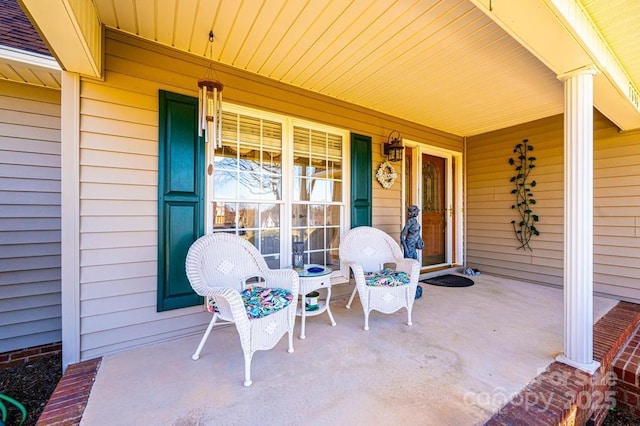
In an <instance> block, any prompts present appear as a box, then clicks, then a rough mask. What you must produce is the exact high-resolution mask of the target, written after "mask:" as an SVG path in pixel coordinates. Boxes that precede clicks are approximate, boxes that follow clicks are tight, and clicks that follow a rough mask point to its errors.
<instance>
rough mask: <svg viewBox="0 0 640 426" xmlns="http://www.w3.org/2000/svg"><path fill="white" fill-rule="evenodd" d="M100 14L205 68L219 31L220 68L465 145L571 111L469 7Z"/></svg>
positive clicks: (453, 0)
mask: <svg viewBox="0 0 640 426" xmlns="http://www.w3.org/2000/svg"><path fill="white" fill-rule="evenodd" d="M616 1H617V0H616ZM628 1H629V2H633V1H634V0H628ZM94 3H95V6H96V9H97V11H98V15H99V19H100V20H101V22H102V23H104V24H105V25H106V26H108V27H112V28H116V29H119V30H121V31H124V32H128V33H131V34H135V35H137V36H140V37H143V38H145V39H148V40H152V41H155V42H158V43H160V44H163V45H167V46H172V47H174V48H177V49H180V50H183V51H186V52H191V53H193V54H195V55H199V56H205V57H209V51H208V38H207V34H208V32H209V30H210V29H213V31H214V33H215V35H216V40H215V42H214V44H213V51H212V58H213V60H214V61H217V62H221V63H224V64H226V65H230V66H233V67H236V68H239V69H242V70H246V71H249V72H252V73H256V74H259V75H262V76H265V77H268V78H272V79H274V80H277V81H280V82H283V83H288V84H292V85H294V86H297V87H301V88H304V89H307V90H311V91H314V92H317V93H321V94H324V95H327V96H331V97H334V98H337V99H340V100H344V101H347V102H351V103H354V104H357V105H361V106H363V107H366V108H371V109H373V110H377V111H380V112H383V113H386V114H390V115H393V116H397V117H401V118H403V119H406V120H409V121H412V122H415V123H419V124H422V125H425V126H429V127H432V128H435V129H439V130H443V131H446V132H450V133H453V134H456V135H460V136H471V135H475V134H479V133H483V132H487V131H491V130H495V129H500V128H504V127H508V126H511V125H515V124H519V123H523V122H528V121H531V120H535V119H538V118H542V117H547V116H550V115H554V114H560V113H562V112H563V109H564V108H563V102H564V101H563V85H562V83H561V82H560V81H559V80H558V79H557V78H556V74H555V73H554V72H553V71H551V70H550V69H549V68H548V67H547V66H546V65H545V64H543V62H541V61H540V60H539V59H538V58H537V57H536V56H535V55H534V54H532V53H531V52H530V51H529V50H527V48H525V47H524V46H523V45H521V44H520V43H519V42H518V41H516V40H515V39H514V37H512V36H511V35H509V34H508V33H507V32H506V31H505V30H504V29H503V28H502V27H501V26H500V25H498V24H497V23H496V22H494V21H493V20H492V18H491V17H490V16H489V15H488V14H486V13H484V12H483V11H481V10H480V9H478V8H476V6H475V5H474V4H473V3H472V2H471V1H469V0H441V1H436V0H425V1H419V0H395V1H382V0H354V1H351V2H345V1H344V0H333V1H331V0H327V1H314V0H269V1H266V0H262V1H261V0H248V1H243V2H236V1H219V2H214V1H210V0H180V1H178V0H162V1H158V0H94ZM593 3H594V5H592V6H590V7H592V8H594V9H596V8H597V9H598V10H600V9H604V3H607V2H606V1H605V0H602V1H601V2H600V3H602V4H601V5H596V4H595V3H598V1H596V0H594V1H593ZM598 13H601V12H597V13H596V15H597V14H598ZM635 16H638V15H637V14H636V15H635ZM610 26H611V27H615V25H614V24H611V25H610ZM605 32H606V31H605ZM611 32H612V33H614V32H615V34H616V35H617V36H618V37H620V36H621V34H620V32H619V31H617V30H612V31H611ZM631 48H633V47H631Z"/></svg>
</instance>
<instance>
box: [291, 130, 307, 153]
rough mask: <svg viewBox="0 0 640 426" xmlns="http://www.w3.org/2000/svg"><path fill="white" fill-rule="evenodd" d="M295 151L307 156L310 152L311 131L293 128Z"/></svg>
mask: <svg viewBox="0 0 640 426" xmlns="http://www.w3.org/2000/svg"><path fill="white" fill-rule="evenodd" d="M293 150H294V151H296V152H301V153H305V154H306V153H308V152H309V129H303V128H301V127H297V126H296V127H294V128H293Z"/></svg>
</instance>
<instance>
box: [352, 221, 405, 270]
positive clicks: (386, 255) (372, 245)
mask: <svg viewBox="0 0 640 426" xmlns="http://www.w3.org/2000/svg"><path fill="white" fill-rule="evenodd" d="M398 258H402V250H401V249H400V246H399V245H398V243H396V242H395V240H394V239H393V238H391V237H390V236H389V235H388V234H387V233H385V232H383V231H381V230H379V229H376V228H372V227H370V226H359V227H357V228H353V229H351V230H350V231H347V233H346V234H344V235H343V237H342V241H341V242H340V260H342V261H343V262H346V263H357V264H359V265H360V266H362V269H363V270H364V272H375V271H380V270H381V269H382V267H383V265H384V264H385V263H394V262H395V261H396V259H398Z"/></svg>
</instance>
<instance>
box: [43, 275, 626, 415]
mask: <svg viewBox="0 0 640 426" xmlns="http://www.w3.org/2000/svg"><path fill="white" fill-rule="evenodd" d="M472 278H473V280H474V281H475V284H474V285H473V286H471V287H466V288H446V287H437V286H432V285H428V284H421V285H422V286H423V287H424V296H423V297H422V298H421V299H418V300H417V301H416V303H415V304H414V309H413V318H414V325H413V326H411V327H409V326H407V325H406V324H405V312H404V310H401V311H399V312H397V313H396V314H392V315H382V314H379V313H375V312H374V313H373V314H372V317H371V322H370V325H371V330H370V331H368V332H365V331H364V330H363V329H362V324H363V315H362V309H361V307H360V305H359V303H358V301H357V300H356V302H355V303H354V305H353V307H352V308H351V309H350V310H347V309H345V307H344V306H345V303H346V297H347V295H348V293H349V290H350V286H348V285H345V286H337V287H336V288H335V292H336V293H337V296H336V297H335V298H334V299H333V301H332V306H333V309H332V310H333V314H334V317H335V319H336V322H337V326H336V327H331V326H330V324H329V320H328V318H327V317H326V315H321V316H317V317H312V318H310V319H307V333H306V339H305V340H300V339H299V338H298V335H299V333H300V322H299V319H298V322H297V324H296V328H295V331H294V332H295V338H294V347H295V352H294V353H293V354H289V353H287V350H286V339H283V340H282V341H281V342H280V343H279V344H278V345H277V346H276V347H275V348H274V349H273V350H271V351H266V352H258V353H256V355H255V357H254V361H253V363H254V364H253V365H254V366H253V371H254V373H253V379H254V385H253V386H252V387H249V388H245V387H244V386H242V379H243V376H242V368H243V367H242V366H243V362H242V352H241V350H240V345H239V342H238V337H237V333H236V332H235V330H234V329H233V327H227V326H224V327H221V328H219V329H217V330H216V331H214V333H213V334H212V337H211V338H210V339H209V341H208V342H207V344H206V346H205V348H204V350H203V353H202V355H201V358H200V360H198V361H192V360H191V354H192V353H193V351H194V350H195V347H196V345H197V343H198V341H199V339H200V334H198V335H192V336H187V337H183V338H180V339H176V340H171V341H166V342H162V343H157V344H153V345H149V346H145V347H140V348H136V349H132V350H129V351H126V352H121V353H117V354H113V355H107V356H104V357H102V360H101V361H99V368H98V371H97V375H96V378H95V383H94V384H93V387H92V389H91V391H90V395H89V397H88V403H87V405H86V408H85V409H84V413H83V415H82V423H83V424H87V425H100V424H113V423H114V422H117V423H119V424H140V423H146V424H371V423H373V422H375V423H376V424H428V425H431V424H433V425H443V424H457V425H471V424H483V423H485V422H487V421H489V420H490V419H491V418H492V416H494V415H495V414H496V412H497V411H498V410H499V409H500V408H501V407H502V406H503V405H505V404H506V403H507V402H508V401H510V400H511V399H512V398H513V397H514V396H516V395H517V394H518V392H520V391H521V390H522V389H523V388H524V387H525V386H526V385H527V384H529V383H530V382H532V380H534V379H535V378H536V377H537V376H538V375H539V374H540V373H541V372H543V371H544V370H545V369H546V368H547V367H548V366H549V364H550V363H552V361H553V357H554V356H556V355H557V354H559V353H561V352H562V342H563V336H562V321H563V314H562V311H563V301H562V300H563V299H562V291H561V290H559V289H557V288H552V287H548V286H540V285H537V284H533V283H528V282H522V281H515V280H512V279H508V278H501V277H497V276H491V275H485V274H482V275H480V276H475V277H472ZM616 304H617V301H616V300H612V299H607V298H601V297H596V298H595V300H594V320H595V321H598V320H599V319H600V318H601V317H602V316H603V315H605V314H606V313H607V312H609V311H610V310H611V308H612V307H614V306H615V305H616ZM596 340H598V336H596ZM596 345H597V344H596ZM579 376H580V374H579V372H578V377H579ZM585 377H586V376H585ZM555 380H556V381H557V388H558V390H559V391H562V392H564V391H566V389H565V388H563V386H566V385H567V382H573V381H575V380H576V378H575V377H574V376H573V375H571V376H569V375H567V376H566V377H564V376H563V377H561V376H557V377H556V378H555ZM76 387H77V388H78V387H80V386H78V384H77V377H76ZM547 397H548V396H545V395H544V394H541V395H540V396H539V398H540V400H539V401H538V405H536V406H535V407H534V408H531V407H527V406H526V404H524V403H523V404H522V407H521V408H522V409H523V414H522V415H523V416H526V412H527V411H528V412H529V414H531V415H534V416H535V418H536V419H538V420H540V419H542V418H544V416H543V415H542V411H540V410H542V409H543V408H544V409H545V410H546V411H549V412H552V411H553V410H554V407H553V406H552V404H551V402H550V400H545V398H547ZM545 401H546V403H547V404H548V405H547V406H546V407H545V406H544V404H545ZM52 402H54V403H55V394H54V397H53V398H52ZM536 410H537V411H536ZM545 410H543V411H545ZM58 414H60V413H58ZM541 416H542V417H541ZM524 418H525V419H526V417H524ZM40 420H41V421H45V422H46V420H47V413H46V412H45V413H44V414H43V416H42V417H41V419H40Z"/></svg>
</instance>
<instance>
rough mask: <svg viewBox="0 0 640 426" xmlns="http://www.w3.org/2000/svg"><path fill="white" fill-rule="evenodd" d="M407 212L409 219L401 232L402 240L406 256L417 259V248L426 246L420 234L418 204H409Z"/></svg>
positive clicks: (420, 248)
mask: <svg viewBox="0 0 640 426" xmlns="http://www.w3.org/2000/svg"><path fill="white" fill-rule="evenodd" d="M407 213H408V215H409V219H407V223H406V224H405V225H404V228H402V232H401V233H400V242H401V243H402V249H403V251H404V257H406V258H409V259H417V258H418V253H417V251H416V250H422V248H423V247H424V241H423V240H422V236H421V235H420V224H419V223H418V219H416V217H417V216H418V213H420V209H419V208H418V206H409V208H408V209H407Z"/></svg>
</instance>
